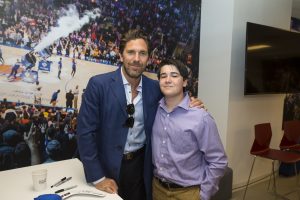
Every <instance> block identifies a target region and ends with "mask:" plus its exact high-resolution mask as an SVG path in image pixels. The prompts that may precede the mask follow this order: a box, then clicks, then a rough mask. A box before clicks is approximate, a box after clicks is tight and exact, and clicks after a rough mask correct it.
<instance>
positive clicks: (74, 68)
mask: <svg viewBox="0 0 300 200" xmlns="http://www.w3.org/2000/svg"><path fill="white" fill-rule="evenodd" d="M75 73H76V61H75V58H72V72H71V76H72V77H74V75H75Z"/></svg>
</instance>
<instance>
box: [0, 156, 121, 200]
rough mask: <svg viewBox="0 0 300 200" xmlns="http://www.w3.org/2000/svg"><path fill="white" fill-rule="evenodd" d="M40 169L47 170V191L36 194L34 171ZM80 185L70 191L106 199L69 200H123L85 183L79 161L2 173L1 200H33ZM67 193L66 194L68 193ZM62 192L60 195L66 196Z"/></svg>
mask: <svg viewBox="0 0 300 200" xmlns="http://www.w3.org/2000/svg"><path fill="white" fill-rule="evenodd" d="M38 169H47V170H48V175H47V189H46V190H43V191H40V192H36V191H34V190H33V183H32V175H31V173H32V171H34V170H38ZM70 176H71V177H72V179H71V180H69V181H67V182H65V183H64V184H62V185H60V186H58V187H54V188H51V187H50V186H51V185H53V184H54V183H56V182H57V181H58V180H60V179H61V178H63V177H70ZM73 185H78V187H77V188H74V189H72V190H68V191H70V192H71V191H76V190H90V191H93V192H98V193H103V194H105V195H106V196H105V197H104V198H99V197H93V196H72V197H70V198H68V200H96V199H103V200H122V198H120V197H119V196H118V195H117V194H108V193H105V192H102V191H99V190H97V189H96V188H94V187H93V186H90V185H89V184H87V183H86V181H85V176H84V171H83V166H82V163H81V162H80V161H79V160H78V159H71V160H64V161H58V162H53V163H48V164H41V165H35V166H30V167H24V168H18V169H13V170H7V171H1V172H0V199H1V200H20V199H24V200H33V199H34V198H35V197H37V196H39V195H41V194H51V193H54V192H55V191H57V190H59V189H62V188H66V187H70V186H73ZM68 191H66V192H68ZM66 192H62V193H59V194H64V193H66Z"/></svg>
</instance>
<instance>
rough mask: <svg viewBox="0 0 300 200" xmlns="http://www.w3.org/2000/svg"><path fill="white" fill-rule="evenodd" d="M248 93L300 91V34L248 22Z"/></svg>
mask: <svg viewBox="0 0 300 200" xmlns="http://www.w3.org/2000/svg"><path fill="white" fill-rule="evenodd" d="M246 32H247V35H246V38H247V40H246V59H245V87H244V94H245V95H250V94H280V93H299V92H300V34H299V33H296V32H291V31H287V30H282V29H278V28H273V27H270V26H265V25H260V24H255V23H250V22H248V23H247V31H246Z"/></svg>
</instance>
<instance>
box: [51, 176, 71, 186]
mask: <svg viewBox="0 0 300 200" xmlns="http://www.w3.org/2000/svg"><path fill="white" fill-rule="evenodd" d="M66 178H67V177H63V178H62V179H60V180H59V181H57V182H56V183H54V184H53V185H51V188H53V187H54V186H56V185H57V184H59V183H60V182H61V181H64V180H66Z"/></svg>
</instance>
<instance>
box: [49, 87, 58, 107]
mask: <svg viewBox="0 0 300 200" xmlns="http://www.w3.org/2000/svg"><path fill="white" fill-rule="evenodd" d="M59 93H60V90H57V91H56V92H54V93H53V94H52V97H51V100H50V104H52V106H53V107H55V106H56V103H57V98H58V94H59Z"/></svg>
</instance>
